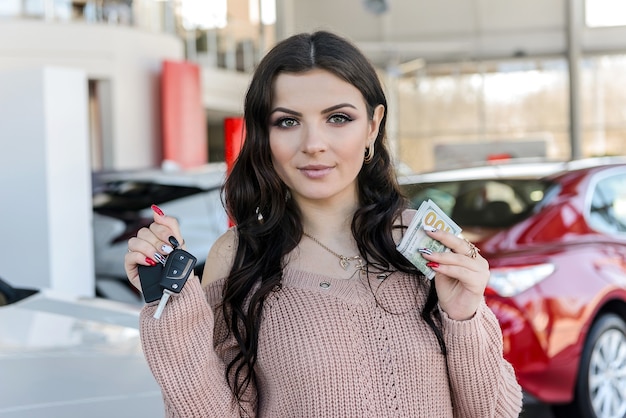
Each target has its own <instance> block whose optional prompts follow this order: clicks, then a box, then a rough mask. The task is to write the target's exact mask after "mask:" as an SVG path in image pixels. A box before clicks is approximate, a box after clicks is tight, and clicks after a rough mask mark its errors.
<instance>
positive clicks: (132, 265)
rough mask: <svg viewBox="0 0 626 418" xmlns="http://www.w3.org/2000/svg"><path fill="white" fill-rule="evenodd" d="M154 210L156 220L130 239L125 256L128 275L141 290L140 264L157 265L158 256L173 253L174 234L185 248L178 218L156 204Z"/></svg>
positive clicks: (125, 268)
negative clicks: (171, 238)
mask: <svg viewBox="0 0 626 418" xmlns="http://www.w3.org/2000/svg"><path fill="white" fill-rule="evenodd" d="M152 212H153V216H154V222H152V223H151V224H150V227H148V228H141V229H140V230H139V232H137V236H136V237H132V238H130V239H129V240H128V253H127V254H126V256H125V257H124V270H126V276H128V280H129V281H130V282H131V283H132V285H133V286H135V287H136V288H137V289H139V290H141V285H140V283H139V270H138V266H140V265H143V266H155V265H156V264H157V263H159V260H158V258H160V257H163V258H164V257H166V256H167V255H168V254H169V253H171V252H172V251H173V248H172V245H171V244H170V242H169V238H170V237H172V236H173V237H174V238H176V240H177V241H178V242H179V243H181V248H183V249H184V248H185V246H184V240H183V237H182V236H181V235H180V226H179V225H178V221H177V220H176V218H173V217H170V216H166V215H165V214H164V213H163V211H162V210H161V209H160V208H159V207H158V206H156V205H152Z"/></svg>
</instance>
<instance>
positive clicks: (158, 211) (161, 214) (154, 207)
mask: <svg viewBox="0 0 626 418" xmlns="http://www.w3.org/2000/svg"><path fill="white" fill-rule="evenodd" d="M150 208H152V210H153V211H154V213H156V214H157V215H159V216H165V214H164V213H163V211H162V210H161V208H160V207H158V206H157V205H152V206H150Z"/></svg>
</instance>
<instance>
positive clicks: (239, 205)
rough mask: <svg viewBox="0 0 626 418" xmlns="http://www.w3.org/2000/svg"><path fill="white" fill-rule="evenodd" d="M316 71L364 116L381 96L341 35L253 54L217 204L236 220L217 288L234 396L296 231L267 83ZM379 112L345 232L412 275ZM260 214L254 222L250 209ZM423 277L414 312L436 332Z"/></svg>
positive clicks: (314, 36)
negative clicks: (357, 96) (350, 94)
mask: <svg viewBox="0 0 626 418" xmlns="http://www.w3.org/2000/svg"><path fill="white" fill-rule="evenodd" d="M312 69H323V70H326V71H328V72H330V73H332V74H334V75H335V76H337V77H339V78H341V79H343V80H345V81H347V82H348V83H350V84H352V85H353V86H355V87H356V88H357V89H359V91H360V92H361V93H362V94H363V97H364V99H365V102H366V104H367V111H368V113H369V117H370V119H371V118H372V117H373V113H374V109H375V108H376V106H378V105H379V104H382V105H383V106H384V107H385V112H386V110H387V101H386V98H385V94H384V92H383V88H382V86H381V83H380V81H379V79H378V76H377V74H376V71H375V70H374V68H373V67H372V65H371V64H370V62H369V61H368V60H367V59H366V58H365V57H364V56H363V54H362V53H361V52H360V51H359V50H358V49H357V48H356V47H355V46H354V45H352V44H351V43H350V42H349V41H347V40H346V39H343V38H341V37H339V36H337V35H335V34H332V33H329V32H325V31H319V32H315V33H311V34H299V35H294V36H292V37H290V38H288V39H285V40H283V41H281V42H280V43H278V44H277V45H276V46H275V47H274V48H273V49H272V50H271V51H269V52H268V53H267V55H266V56H265V57H264V58H263V59H262V60H261V62H260V63H259V66H258V67H257V69H256V71H255V73H254V76H253V78H252V80H251V83H250V86H249V88H248V91H247V94H246V98H245V105H244V120H245V132H246V134H245V141H244V143H243V146H242V149H241V152H240V154H239V157H238V158H237V161H236V163H235V164H234V166H233V168H232V171H231V173H230V175H229V176H228V178H227V180H226V182H225V184H224V189H223V196H224V201H225V206H226V210H227V211H228V213H229V215H230V217H231V219H232V220H233V221H234V222H235V224H236V225H237V236H238V245H237V249H236V253H235V257H234V264H233V267H232V270H231V271H230V274H229V275H228V278H227V280H226V283H225V286H224V293H223V301H222V302H223V303H222V309H223V313H224V318H225V320H226V322H227V325H228V328H229V332H230V333H232V335H233V336H234V338H235V339H236V341H237V343H238V345H239V352H238V353H237V354H236V356H235V357H234V359H233V360H232V361H231V362H230V363H229V364H228V365H227V370H226V377H227V379H228V381H229V384H230V385H231V388H232V390H233V393H234V394H235V397H236V399H237V400H238V401H242V396H243V393H244V392H245V389H246V388H247V386H248V384H249V383H250V382H254V380H255V370H254V367H255V363H256V359H257V346H258V345H257V343H258V332H259V325H260V321H261V313H262V310H263V303H264V301H265V299H266V298H267V296H268V295H269V294H270V292H273V291H276V290H278V289H280V286H281V279H282V270H283V264H284V258H285V256H286V255H287V254H289V253H290V252H291V251H292V250H293V249H294V248H295V247H296V246H297V245H298V243H299V242H300V239H301V238H302V233H303V231H302V223H301V214H300V210H299V209H298V207H297V205H296V203H295V202H294V201H293V199H289V198H287V196H288V189H287V187H286V185H285V184H284V183H283V181H282V180H281V179H280V178H279V176H278V175H277V173H276V171H275V170H274V167H273V165H272V157H271V151H270V145H269V125H270V111H271V106H272V100H273V96H272V87H273V82H274V80H275V79H276V77H277V75H278V74H281V73H303V72H306V71H310V70H312ZM385 122H386V116H384V117H383V119H382V121H381V124H380V128H379V132H378V136H377V139H376V141H375V142H374V144H375V152H374V157H373V159H372V161H371V162H369V163H367V164H364V165H363V167H362V169H361V171H360V173H359V175H358V197H359V203H360V205H359V209H358V210H357V211H356V212H355V214H354V217H353V219H352V226H351V227H352V235H353V236H354V239H355V240H356V243H357V245H358V249H359V252H360V253H361V255H362V256H363V257H364V259H365V261H366V262H367V264H368V265H371V266H375V267H376V268H377V269H382V270H386V271H391V270H398V271H402V272H406V273H412V274H415V275H418V274H419V272H418V271H417V270H416V268H415V267H414V266H413V265H412V264H411V263H409V262H408V261H407V260H406V259H405V258H404V257H403V256H402V255H401V254H400V253H399V252H398V251H397V250H396V244H395V243H394V240H393V236H392V233H393V228H394V222H395V221H396V220H397V219H398V217H399V216H400V215H401V212H402V210H403V209H405V208H406V206H407V205H406V200H405V198H404V197H403V196H402V195H401V193H400V190H399V187H398V184H397V181H396V174H395V172H394V168H393V164H392V161H391V157H390V155H389V151H388V149H387V145H386V137H385ZM259 212H260V213H261V214H262V216H263V222H259V219H258V213H259ZM436 304H437V295H436V293H435V291H434V286H433V285H432V283H431V286H430V290H429V294H428V297H427V302H426V304H425V306H424V308H423V311H422V317H423V318H424V319H425V320H426V321H427V322H428V324H429V325H430V327H431V328H432V329H433V331H434V332H435V335H436V336H437V339H438V341H439V344H440V346H441V350H442V352H443V353H444V355H445V345H444V344H443V339H442V336H441V331H440V326H439V325H438V324H436V323H435V321H434V320H437V319H438V317H437V315H436V310H435V306H436Z"/></svg>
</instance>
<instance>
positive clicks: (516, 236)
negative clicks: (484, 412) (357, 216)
mask: <svg viewBox="0 0 626 418" xmlns="http://www.w3.org/2000/svg"><path fill="white" fill-rule="evenodd" d="M399 180H400V183H401V185H402V188H403V190H404V192H405V194H406V195H407V197H408V198H409V199H410V200H411V202H412V204H413V205H414V206H415V207H418V206H419V204H420V203H421V202H422V201H423V200H425V199H429V198H430V199H432V200H434V201H435V202H436V203H437V204H438V205H439V206H440V207H441V208H442V209H443V210H444V211H445V212H446V213H447V214H448V215H449V216H451V217H452V218H453V219H454V220H455V221H456V222H457V223H458V224H459V225H460V226H461V227H462V228H463V235H464V236H465V237H466V238H468V239H470V240H472V241H473V242H474V243H475V244H476V245H477V246H478V247H479V248H480V249H481V251H482V252H481V254H482V255H483V256H484V257H485V258H486V259H487V260H488V261H489V264H490V266H491V278H490V281H489V285H488V287H487V290H486V294H485V297H486V300H487V304H488V305H489V306H490V307H491V309H492V310H493V311H494V313H495V314H496V316H497V317H498V320H499V321H500V325H501V327H502V334H503V339H504V354H505V357H506V358H507V359H508V360H509V361H510V362H511V363H512V364H513V366H514V368H515V370H516V373H517V376H518V379H519V382H520V384H521V385H522V388H523V389H524V391H525V393H526V394H527V395H530V396H529V398H530V399H532V398H535V399H537V400H539V401H540V402H543V403H547V404H551V405H552V409H553V412H554V414H555V416H557V417H568V418H569V417H602V418H609V417H611V418H618V417H625V416H626V162H624V160H620V162H616V161H615V159H612V160H611V159H609V160H608V161H607V159H601V160H579V161H571V162H568V163H551V164H523V165H518V164H510V165H497V166H486V167H478V168H474V169H464V170H455V171H445V172H444V171H442V172H436V173H429V174H420V175H414V176H407V177H401V178H400V179H399Z"/></svg>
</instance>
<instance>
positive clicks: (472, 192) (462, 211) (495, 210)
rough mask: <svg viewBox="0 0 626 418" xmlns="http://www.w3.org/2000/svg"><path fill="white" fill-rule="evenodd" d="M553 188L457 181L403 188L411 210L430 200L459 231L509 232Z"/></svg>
mask: <svg viewBox="0 0 626 418" xmlns="http://www.w3.org/2000/svg"><path fill="white" fill-rule="evenodd" d="M551 185H552V184H551V183H550V182H547V181H544V180H537V179H510V180H507V179H496V180H459V181H448V182H438V183H420V184H405V185H402V186H401V187H402V189H403V192H404V194H405V196H406V197H407V198H408V199H409V201H410V203H411V207H413V208H418V207H419V205H420V204H421V203H422V202H423V201H424V200H428V199H432V200H433V201H434V202H435V203H436V204H437V205H438V206H439V207H440V208H441V209H442V210H443V211H444V212H445V213H446V214H447V215H448V216H450V217H451V218H452V219H453V220H454V221H455V222H456V223H458V224H459V226H461V227H487V228H508V227H510V226H512V225H514V224H515V223H517V222H520V221H521V220H523V219H525V218H527V217H528V216H530V214H532V213H533V211H534V209H535V208H536V207H537V206H538V205H539V204H540V203H541V202H543V201H544V200H545V199H546V197H547V195H548V194H549V193H548V190H549V188H550V186H551Z"/></svg>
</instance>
